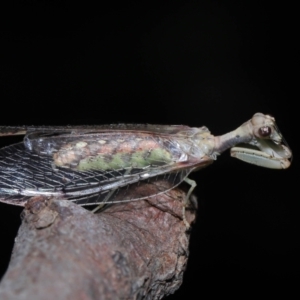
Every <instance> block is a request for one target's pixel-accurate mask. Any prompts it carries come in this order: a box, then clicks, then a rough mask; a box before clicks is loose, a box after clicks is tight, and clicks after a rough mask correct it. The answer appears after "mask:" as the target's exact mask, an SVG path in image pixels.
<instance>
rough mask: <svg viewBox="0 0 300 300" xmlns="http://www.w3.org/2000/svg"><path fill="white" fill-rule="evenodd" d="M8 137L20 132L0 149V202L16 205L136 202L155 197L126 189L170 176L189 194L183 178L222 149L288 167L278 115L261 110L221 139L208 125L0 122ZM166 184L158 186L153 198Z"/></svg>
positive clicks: (0, 130)
mask: <svg viewBox="0 0 300 300" xmlns="http://www.w3.org/2000/svg"><path fill="white" fill-rule="evenodd" d="M7 135H25V137H24V141H23V142H21V143H18V144H14V145H10V146H7V147H4V148H2V149H0V201H2V202H5V203H10V204H15V205H21V206H23V205H24V204H25V203H26V202H27V201H28V199H29V198H30V197H32V196H37V195H44V196H49V197H59V198H61V199H69V200H71V201H74V202H76V203H77V204H79V205H95V204H101V203H115V202H116V201H118V202H122V201H134V200H140V199H144V198H147V197H149V196H154V195H137V196H135V197H133V196H130V194H129V193H128V187H129V186H131V185H134V184H140V183H141V182H143V181H145V182H149V183H152V184H155V182H157V181H158V180H159V179H167V180H168V181H170V182H171V188H174V187H176V186H177V185H179V184H180V183H181V182H182V181H184V180H185V181H187V182H188V183H189V184H191V188H190V190H189V192H188V194H187V199H188V198H189V196H190V194H191V192H192V190H193V189H194V188H195V186H196V183H195V182H194V181H192V180H190V179H188V175H189V174H190V173H191V172H193V171H195V170H198V169H201V168H203V167H206V166H207V165H209V164H211V163H212V162H213V161H214V160H216V158H217V157H218V155H220V154H221V153H222V152H224V151H225V150H226V149H231V156H233V157H236V158H238V159H241V160H243V161H246V162H248V163H252V164H256V165H259V166H262V167H267V168H274V169H286V168H288V167H289V166H290V164H291V160H292V152H291V150H290V148H289V147H288V145H287V144H286V143H285V141H284V139H283V137H282V135H281V133H280V131H279V129H278V127H277V126H276V123H275V119H274V118H273V117H271V116H268V115H264V114H261V113H256V114H255V115H254V116H253V117H252V118H251V119H250V120H249V121H247V122H245V123H244V124H242V125H241V126H240V127H238V128H237V129H236V130H234V131H232V132H229V133H226V134H224V135H221V136H213V135H212V134H211V133H210V131H209V130H208V129H207V128H206V127H201V128H191V127H188V126H183V125H178V126H171V125H170V126H167V125H132V124H131V125H126V124H120V125H108V126H94V127H89V126H81V127H80V126H77V127H76V126H75V127H74V126H67V127H26V126H23V127H4V126H2V127H0V136H7ZM239 144H244V145H247V146H246V147H236V146H237V145H239ZM171 188H170V187H169V188H164V187H160V189H159V190H158V192H157V193H156V194H155V195H157V194H159V193H164V192H166V191H167V189H171ZM116 199H121V200H116Z"/></svg>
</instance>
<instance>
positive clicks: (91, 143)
mask: <svg viewBox="0 0 300 300" xmlns="http://www.w3.org/2000/svg"><path fill="white" fill-rule="evenodd" d="M53 159H54V164H55V165H56V166H58V167H67V168H71V169H74V170H78V171H88V170H102V171H105V170H116V169H124V168H128V167H134V168H144V167H146V166H149V165H164V164H167V163H170V162H171V161H172V160H173V159H174V157H173V155H172V153H171V152H170V151H169V150H168V149H166V148H165V147H163V145H162V143H161V142H160V140H159V138H153V136H151V135H147V134H144V135H139V136H138V135H136V134H122V136H121V135H117V136H114V137H113V138H112V137H108V136H107V137H101V138H99V139H98V140H96V139H95V138H93V139H84V140H80V141H79V140H77V141H74V142H71V143H68V144H66V145H64V146H63V147H61V149H59V150H58V151H57V152H56V153H54V155H53Z"/></svg>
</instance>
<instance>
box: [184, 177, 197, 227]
mask: <svg viewBox="0 0 300 300" xmlns="http://www.w3.org/2000/svg"><path fill="white" fill-rule="evenodd" d="M184 181H185V182H186V183H187V184H189V185H190V186H191V187H190V189H189V191H188V192H187V195H186V197H185V201H184V205H183V207H182V220H183V223H184V224H185V226H186V228H187V229H189V228H190V224H189V223H188V221H187V220H186V218H185V208H186V207H187V206H188V202H189V201H190V196H191V194H192V192H193V190H194V189H195V187H196V186H197V183H196V181H194V180H192V179H190V178H188V177H186V178H185V179H184Z"/></svg>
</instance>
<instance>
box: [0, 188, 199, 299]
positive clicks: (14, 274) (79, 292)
mask: <svg viewBox="0 0 300 300" xmlns="http://www.w3.org/2000/svg"><path fill="white" fill-rule="evenodd" d="M160 184H167V183H166V182H161V183H160ZM155 188H156V187H155V186H154V185H150V184H141V185H140V186H137V187H134V188H132V189H131V190H130V192H131V193H133V194H134V193H139V192H140V191H139V190H140V189H143V191H145V190H148V191H149V193H153V189H155ZM184 197H185V193H184V192H183V191H182V190H180V189H173V190H171V191H169V192H168V193H165V194H161V195H159V196H157V197H151V198H149V199H147V200H140V201H135V202H128V203H120V204H114V205H111V206H110V207H108V208H107V209H106V210H104V211H102V212H100V213H98V214H92V213H91V212H90V211H88V210H86V209H84V208H82V207H79V206H77V205H75V204H73V203H72V202H70V201H67V200H54V199H45V198H43V197H35V198H32V199H31V200H30V201H29V202H28V203H27V205H26V207H25V209H24V212H23V222H22V225H21V227H20V229H19V232H18V236H17V238H16V243H15V246H14V249H13V255H12V258H11V262H10V265H9V268H8V271H7V273H6V274H5V276H4V278H3V281H2V283H1V285H0V298H1V299H26V300H27V299H33V300H34V299H39V300H41V299H42V300H47V299H85V300H86V299H114V300H115V299H161V298H163V297H164V296H166V295H169V294H172V293H174V292H175V290H177V289H178V288H179V286H180V285H181V283H182V277H183V272H184V270H185V267H186V263H187V258H188V241H189V232H187V230H186V226H185V225H184V222H183V221H182V206H183V205H184V201H183V199H184ZM186 218H187V221H188V222H189V223H191V222H193V221H194V219H195V209H188V210H187V212H186Z"/></svg>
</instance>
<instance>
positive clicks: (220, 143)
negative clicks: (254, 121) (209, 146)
mask: <svg viewBox="0 0 300 300" xmlns="http://www.w3.org/2000/svg"><path fill="white" fill-rule="evenodd" d="M252 138H253V135H252V131H251V129H250V126H249V122H246V123H244V124H243V125H241V126H240V127H239V128H237V129H236V130H233V131H231V132H228V133H226V134H223V135H219V136H216V137H215V148H214V151H215V152H217V153H222V152H224V151H225V150H227V149H229V148H232V147H234V146H235V145H237V144H241V143H249V142H250V141H251V140H252Z"/></svg>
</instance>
